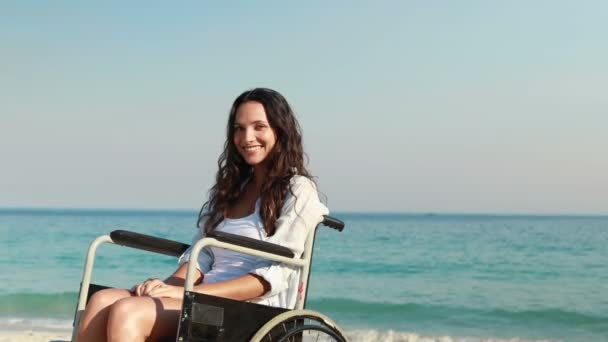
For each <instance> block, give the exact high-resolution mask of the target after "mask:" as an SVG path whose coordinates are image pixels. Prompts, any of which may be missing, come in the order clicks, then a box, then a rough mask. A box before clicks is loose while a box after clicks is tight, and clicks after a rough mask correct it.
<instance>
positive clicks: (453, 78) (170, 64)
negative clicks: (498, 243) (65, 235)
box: [0, 1, 608, 213]
mask: <svg viewBox="0 0 608 342" xmlns="http://www.w3.org/2000/svg"><path fill="white" fill-rule="evenodd" d="M606 13H608V4H607V3H606V2H604V1H582V2H575V1H533V2H530V1H508V2H507V1H505V2H488V1H386V2H373V3H372V2H371V1H369V2H363V1H361V2H359V1H352V2H351V1H336V2H323V1H316V2H315V1H313V2H307V3H299V4H295V5H294V4H292V3H287V2H281V1H268V2H263V3H253V2H223V3H221V4H216V3H205V2H194V1H192V2H179V3H167V2H151V1H146V2H143V1H142V2H129V3H128V4H125V3H124V2H117V1H116V2H103V3H102V2H99V3H97V4H87V3H83V2H77V1H53V2H46V3H44V2H38V1H19V2H17V1H15V2H2V3H1V4H0V41H1V42H2V43H1V44H0V89H1V90H2V91H1V92H0V118H1V124H0V155H1V156H2V163H1V164H2V165H1V167H0V207H76V208H91V207H104V208H185V209H190V208H198V207H199V206H200V204H201V203H202V202H203V201H204V200H205V197H206V191H207V190H208V188H209V187H210V186H211V185H212V184H211V182H212V180H213V177H214V174H215V171H216V160H217V156H218V155H219V153H220V151H221V146H222V144H223V141H224V138H225V137H224V128H225V127H224V126H225V121H226V117H227V112H228V109H229V106H230V104H231V102H232V100H233V99H234V98H235V97H236V96H237V95H238V94H239V93H240V92H242V91H243V90H245V89H248V88H251V87H255V86H266V87H271V88H274V89H276V90H278V91H280V92H281V93H283V94H284V95H285V96H286V97H287V98H288V100H289V101H290V102H291V104H292V106H293V107H294V109H295V111H296V112H297V114H298V117H299V119H300V122H301V124H302V126H303V130H304V139H305V148H306V150H307V152H308V154H309V156H310V164H309V166H310V169H311V171H312V172H313V174H315V175H316V176H317V177H318V182H319V185H320V188H321V190H322V192H323V193H324V194H325V195H326V196H327V198H328V204H329V206H330V208H332V209H333V210H337V211H397V212H481V213H608V199H607V196H606V195H607V194H608V153H607V152H606V151H608V134H607V133H606V132H608V93H607V92H606V89H608V62H607V61H608V43H607V40H606V37H607V36H608V22H607V21H606V20H605V14H606Z"/></svg>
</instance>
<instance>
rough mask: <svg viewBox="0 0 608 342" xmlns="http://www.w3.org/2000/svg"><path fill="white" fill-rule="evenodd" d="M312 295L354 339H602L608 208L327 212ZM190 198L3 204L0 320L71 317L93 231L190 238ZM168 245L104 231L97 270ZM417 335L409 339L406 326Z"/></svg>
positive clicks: (109, 281)
mask: <svg viewBox="0 0 608 342" xmlns="http://www.w3.org/2000/svg"><path fill="white" fill-rule="evenodd" d="M332 215H333V216H336V217H338V218H341V219H342V220H344V221H345V223H346V228H345V230H344V231H343V232H341V233H340V232H337V231H334V230H332V229H328V228H321V230H320V231H319V233H318V236H317V241H316V244H315V254H314V260H313V268H312V272H313V273H312V276H311V285H310V290H309V301H308V305H307V306H308V308H309V309H313V310H317V311H320V312H323V313H324V314H326V315H328V316H329V317H331V318H332V319H334V320H335V321H336V322H337V323H338V324H339V325H340V326H341V327H342V328H343V329H344V330H345V331H346V332H347V333H348V335H349V336H350V338H351V340H353V341H376V340H394V341H397V340H404V341H405V340H408V338H412V336H414V337H419V338H420V339H419V341H420V340H425V341H467V342H473V341H489V340H491V341H608V217H606V216H544V215H537V216H536V215H468V214H467V215H465V214H462V215H456V214H450V215H447V214H446V215H442V214H420V215H419V214H365V213H332ZM195 221H196V212H194V211H161V210H158V211H152V210H149V211H147V210H74V209H70V210H60V209H0V241H1V243H2V248H1V249H0V284H1V286H0V330H8V329H26V328H28V327H38V328H40V327H42V328H46V329H47V330H52V329H62V328H65V327H69V326H71V322H72V318H73V314H74V309H75V306H76V297H77V293H78V286H79V283H80V279H81V276H82V268H83V264H84V257H85V253H86V249H87V248H88V245H89V243H90V242H91V241H92V240H93V239H94V238H95V237H97V236H99V235H103V234H108V233H109V232H110V231H112V230H114V229H127V230H132V231H137V232H142V233H146V234H151V235H156V236H160V237H165V238H169V239H175V240H179V241H183V242H187V243H190V241H191V237H192V235H193V233H194V230H195V228H194V227H195ZM175 267H176V260H175V259H174V258H171V257H166V256H161V255H156V254H151V253H146V252H142V251H138V250H132V249H128V248H125V247H119V246H113V245H104V246H102V247H101V248H100V249H99V251H98V258H97V259H96V264H95V269H94V272H93V281H94V282H96V283H100V284H105V285H110V286H117V287H130V286H132V285H133V284H135V283H138V282H141V281H142V280H144V279H147V278H149V277H159V278H163V277H165V276H167V275H168V274H170V273H171V272H172V271H173V270H174V269H175ZM411 340H414V339H411Z"/></svg>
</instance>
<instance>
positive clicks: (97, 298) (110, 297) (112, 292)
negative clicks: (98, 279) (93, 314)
mask: <svg viewBox="0 0 608 342" xmlns="http://www.w3.org/2000/svg"><path fill="white" fill-rule="evenodd" d="M125 297H130V294H129V292H127V291H126V290H121V289H103V290H100V291H97V292H95V293H94V294H93V296H91V298H90V299H89V302H88V304H87V306H90V307H94V308H97V309H103V308H106V307H108V306H110V305H112V304H114V303H115V302H116V301H117V300H120V299H122V298H125Z"/></svg>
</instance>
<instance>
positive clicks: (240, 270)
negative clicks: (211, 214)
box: [203, 200, 268, 283]
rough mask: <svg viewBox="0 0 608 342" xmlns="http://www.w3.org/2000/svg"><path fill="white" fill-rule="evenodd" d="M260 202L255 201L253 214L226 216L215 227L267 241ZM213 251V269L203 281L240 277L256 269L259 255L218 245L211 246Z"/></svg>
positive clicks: (226, 231)
mask: <svg viewBox="0 0 608 342" xmlns="http://www.w3.org/2000/svg"><path fill="white" fill-rule="evenodd" d="M259 202H260V201H259V200H258V201H256V202H255V210H254V212H253V213H252V214H251V215H248V216H245V217H241V218H237V219H231V218H224V220H223V221H222V222H220V224H219V225H218V226H217V227H216V228H215V229H216V230H217V231H220V232H225V233H230V234H236V235H240V236H245V237H248V238H252V239H256V240H261V241H265V240H266V239H267V238H268V237H267V236H266V232H265V231H264V224H263V223H262V219H261V217H260V210H259V205H260V203H259ZM211 252H212V253H213V265H212V267H211V271H209V272H207V273H205V277H204V278H203V283H216V282H218V281H225V280H230V279H234V278H238V277H240V276H242V275H245V274H247V273H248V272H250V271H251V270H252V269H254V268H255V264H256V263H257V261H258V260H259V258H258V257H255V256H252V255H247V254H242V253H239V252H234V251H229V250H227V249H223V248H218V247H211Z"/></svg>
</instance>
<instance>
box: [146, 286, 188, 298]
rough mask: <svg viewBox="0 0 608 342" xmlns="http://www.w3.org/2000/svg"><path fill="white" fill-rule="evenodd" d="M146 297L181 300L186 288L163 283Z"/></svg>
mask: <svg viewBox="0 0 608 342" xmlns="http://www.w3.org/2000/svg"><path fill="white" fill-rule="evenodd" d="M146 295H148V296H150V297H162V298H178V299H181V298H182V297H183V296H184V288H183V287H181V286H174V285H167V284H165V283H163V284H161V285H159V286H156V287H155V288H153V289H152V290H150V291H148V293H146Z"/></svg>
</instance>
